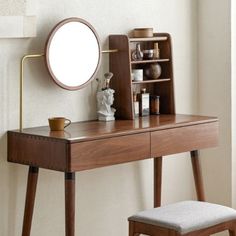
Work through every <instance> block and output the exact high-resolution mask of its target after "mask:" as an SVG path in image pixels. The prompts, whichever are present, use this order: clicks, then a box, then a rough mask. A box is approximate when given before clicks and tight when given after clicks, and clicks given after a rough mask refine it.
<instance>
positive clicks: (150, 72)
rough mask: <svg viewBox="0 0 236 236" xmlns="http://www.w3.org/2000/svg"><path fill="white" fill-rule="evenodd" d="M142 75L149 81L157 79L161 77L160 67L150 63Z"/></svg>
mask: <svg viewBox="0 0 236 236" xmlns="http://www.w3.org/2000/svg"><path fill="white" fill-rule="evenodd" d="M144 74H145V75H146V76H147V77H148V78H149V79H158V78H159V77H160V75H161V66H160V65H159V64H158V63H152V64H149V65H147V66H146V67H145V68H144Z"/></svg>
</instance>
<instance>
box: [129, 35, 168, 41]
mask: <svg viewBox="0 0 236 236" xmlns="http://www.w3.org/2000/svg"><path fill="white" fill-rule="evenodd" d="M167 39H168V38H167V37H166V36H159V37H151V38H129V41H130V42H153V41H166V40H167Z"/></svg>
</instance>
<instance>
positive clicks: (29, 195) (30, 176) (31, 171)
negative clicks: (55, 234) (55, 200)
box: [22, 166, 39, 236]
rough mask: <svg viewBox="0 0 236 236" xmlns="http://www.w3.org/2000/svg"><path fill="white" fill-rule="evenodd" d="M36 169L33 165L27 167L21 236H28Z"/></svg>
mask: <svg viewBox="0 0 236 236" xmlns="http://www.w3.org/2000/svg"><path fill="white" fill-rule="evenodd" d="M38 171H39V168H38V167H33V166H30V167H29V172H28V183H27V190H26V199H25V212H24V221H23V229H22V236H30V230H31V224H32V218H33V211H34V201H35V194H36V188H37V181H38Z"/></svg>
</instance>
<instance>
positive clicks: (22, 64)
mask: <svg viewBox="0 0 236 236" xmlns="http://www.w3.org/2000/svg"><path fill="white" fill-rule="evenodd" d="M43 56H44V54H43V53H41V54H31V55H25V56H23V57H22V59H21V68H20V119H19V120H20V132H22V131H23V100H24V62H25V60H26V59H29V58H38V57H43Z"/></svg>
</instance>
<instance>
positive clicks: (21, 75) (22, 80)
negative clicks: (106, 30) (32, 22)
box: [19, 49, 119, 132]
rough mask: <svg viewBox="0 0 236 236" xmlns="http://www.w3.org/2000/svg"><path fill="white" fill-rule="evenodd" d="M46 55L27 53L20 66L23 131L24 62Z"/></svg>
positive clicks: (21, 127) (108, 51) (21, 122)
mask: <svg viewBox="0 0 236 236" xmlns="http://www.w3.org/2000/svg"><path fill="white" fill-rule="evenodd" d="M118 51H119V50H118V49H110V50H103V51H102V53H116V52H118ZM43 56H45V54H44V53H41V54H29V55H25V56H23V57H22V59H21V68H20V119H19V122H20V124H19V125H20V132H22V131H23V99H24V62H25V61H26V60H27V59H32V58H39V57H43Z"/></svg>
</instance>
